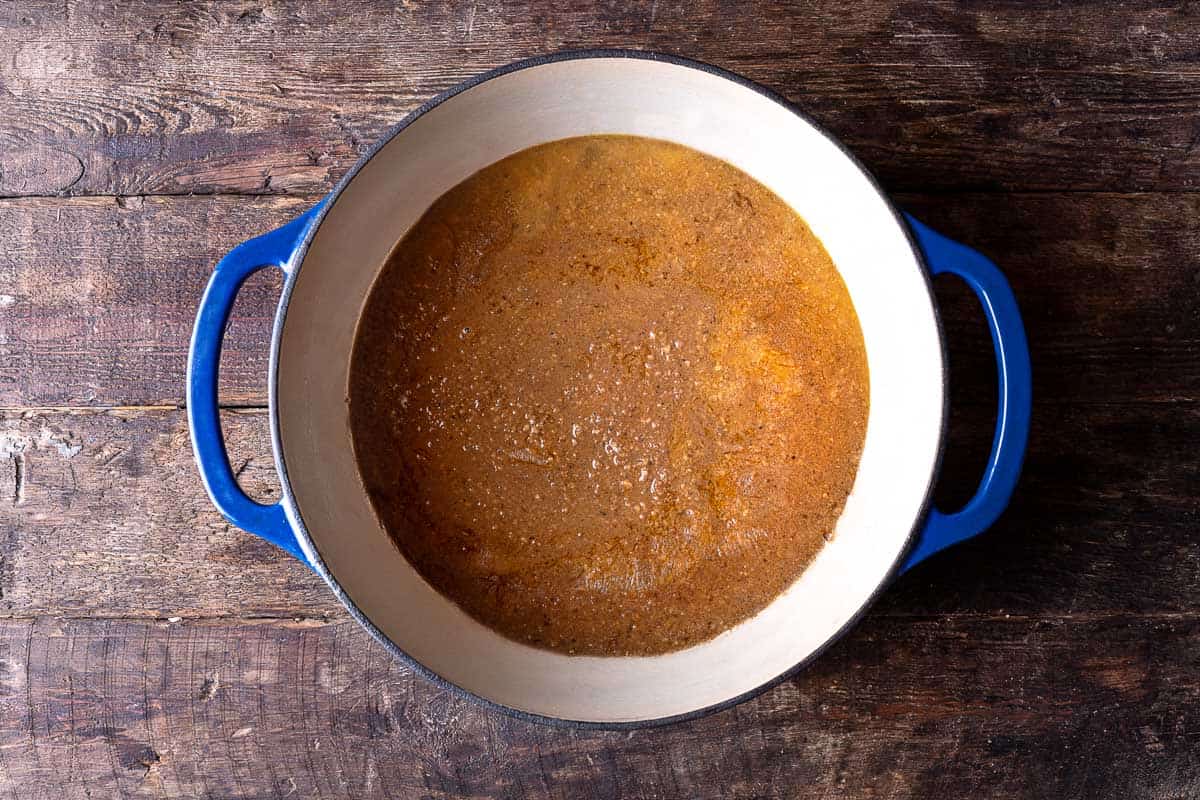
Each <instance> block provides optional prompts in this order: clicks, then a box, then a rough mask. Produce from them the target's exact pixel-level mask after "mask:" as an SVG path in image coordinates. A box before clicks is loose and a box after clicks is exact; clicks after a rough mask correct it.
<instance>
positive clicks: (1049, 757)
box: [0, 0, 1200, 800]
mask: <svg viewBox="0 0 1200 800" xmlns="http://www.w3.org/2000/svg"><path fill="white" fill-rule="evenodd" d="M852 6H853V7H852ZM1198 41H1200V9H1198V8H1197V6H1196V4H1194V3H1188V4H1183V5H1182V6H1180V5H1178V4H1175V3H1166V2H1162V3H1159V2H1155V1H1154V0H1130V2H1125V3H1121V4H1119V5H1118V4H1104V3H1063V2H1050V1H1048V0H1047V1H1045V2H1042V1H1040V0H1033V1H1032V2H1016V3H971V4H965V5H962V6H959V5H957V4H955V3H952V2H948V0H942V1H940V2H931V3H908V2H900V0H870V2H865V3H860V4H845V3H841V2H829V3H820V4H817V5H815V6H811V7H808V6H806V7H792V6H791V5H789V4H786V3H782V2H772V1H769V0H762V1H761V2H748V3H742V2H732V1H730V0H704V1H703V2H693V3H682V4H674V3H667V2H653V3H646V4H643V5H637V6H634V5H629V6H622V5H620V4H616V3H604V4H594V3H590V2H583V1H582V0H570V1H569V2H568V1H566V0H564V2H559V3H555V4H550V3H546V4H538V5H534V6H525V5H516V4H513V5H503V4H499V3H475V2H463V3H446V2H418V0H403V1H402V2H400V3H397V4H395V5H385V4H373V3H366V2H361V1H358V0H355V1H353V2H342V3H339V4H337V10H336V11H335V10H334V6H333V4H330V5H328V6H315V5H314V6H301V5H290V4H287V3H282V2H266V3H261V2H257V1H255V2H249V1H247V2H233V3H216V2H208V3H194V4H189V5H182V4H176V3H175V2H173V1H171V0H161V1H159V2H156V1H155V0H136V2H130V3H125V4H122V5H121V6H119V7H115V8H114V7H111V6H109V5H108V4H100V3H76V2H75V0H65V2H63V3H56V4H43V3H34V2H27V1H22V2H7V3H0V197H2V199H0V407H2V408H0V415H2V417H3V419H2V420H0V593H2V597H0V615H2V616H3V619H0V799H2V798H55V799H56V800H58V798H84V797H95V798H100V797H106V798H107V797H141V796H146V797H172V798H174V797H179V798H234V797H237V798H286V797H297V798H310V797H355V798H362V797H395V798H408V797H458V796H468V797H510V798H523V797H558V798H578V797H594V798H606V799H607V798H615V797H634V798H652V797H681V798H732V797H739V798H750V797H789V798H790V797H830V798H860V797H883V798H908V797H946V798H958V797H964V798H965V797H971V798H975V797H995V798H1017V797H1029V798H1035V797H1036V798H1041V797H1045V798H1101V797H1112V798H1158V799H1159V800H1167V799H1168V798H1171V799H1174V798H1193V797H1197V796H1200V614H1198V612H1197V604H1198V601H1200V548H1198V547H1197V533H1198V522H1200V505H1198V499H1197V498H1198V496H1200V480H1198V478H1200V467H1198V466H1197V462H1198V460H1200V459H1198V457H1197V450H1198V449H1200V265H1198V257H1197V253H1198V252H1200V195H1198V194H1196V193H1194V192H1195V190H1197V189H1200V111H1198V109H1200V60H1198V56H1197V53H1198V50H1197V42H1198ZM599 45H609V46H612V45H619V46H631V47H643V48H650V49H657V50H664V51H669V52H674V53H679V54H684V55H689V56H693V57H696V58H700V59H703V60H707V61H711V62H713V63H715V64H718V65H721V66H724V67H727V68H729V69H732V70H735V71H737V72H740V73H743V74H745V75H747V76H749V77H750V78H753V79H755V80H758V81H760V82H762V83H764V84H765V85H767V86H769V87H772V88H774V89H776V90H777V91H779V92H782V93H783V94H785V95H787V96H788V97H789V98H791V99H792V100H794V101H795V102H796V103H797V104H799V105H800V106H801V107H803V108H804V109H806V110H807V111H808V112H809V113H810V114H812V115H813V116H814V117H816V118H817V119H818V120H819V121H820V122H821V123H822V124H823V125H825V126H826V127H828V129H829V130H831V131H832V132H833V133H835V134H836V135H838V136H839V137H841V138H842V139H843V140H844V141H845V142H846V143H847V144H848V145H849V146H850V147H851V148H852V149H853V150H854V152H855V153H856V154H857V155H858V156H860V157H861V158H862V159H863V160H864V161H865V162H866V164H867V165H868V166H869V167H870V168H871V169H873V170H874V171H875V173H876V174H877V175H878V176H879V177H880V178H881V180H882V181H883V183H884V184H885V186H886V187H887V188H888V189H889V191H891V192H893V193H894V194H895V196H896V197H897V198H898V199H899V201H900V202H901V204H902V205H903V206H905V207H906V208H908V209H911V210H912V211H914V212H915V213H917V214H918V215H920V216H921V217H922V218H923V219H925V220H926V221H927V222H929V223H930V224H932V225H934V226H935V227H938V228H940V229H942V230H943V231H945V232H946V233H948V234H950V235H952V236H955V237H957V238H961V239H962V240H964V241H967V242H970V243H973V244H974V245H976V246H977V247H979V248H980V249H982V250H983V251H984V252H985V253H987V254H989V255H991V256H992V257H993V258H994V259H995V260H996V261H997V262H999V263H1000V264H1001V266H1002V267H1003V268H1004V269H1005V271H1006V272H1007V274H1008V275H1009V277H1010V279H1011V281H1012V284H1013V286H1014V288H1015V290H1016V292H1017V294H1018V296H1019V298H1020V300H1021V301H1022V304H1023V308H1024V312H1025V319H1026V322H1027V325H1028V330H1029V336H1030V341H1031V345H1032V350H1033V360H1034V377H1035V395H1036V399H1035V404H1036V405H1035V417H1034V428H1033V435H1032V439H1031V442H1030V450H1029V457H1028V462H1027V464H1028V465H1027V468H1026V471H1025V477H1024V480H1023V483H1022V486H1021V488H1020V490H1019V496H1018V497H1017V498H1016V500H1015V502H1014V504H1013V506H1012V508H1011V509H1010V511H1009V512H1008V513H1007V515H1006V516H1005V517H1004V518H1003V519H1002V521H1001V522H1000V523H999V524H997V525H996V526H995V528H994V529H993V530H992V531H991V532H989V533H988V534H986V535H984V536H982V537H980V538H978V539H977V540H974V541H973V542H971V543H969V544H967V545H965V546H962V547H959V548H957V549H956V550H954V551H952V552H948V553H945V554H943V555H942V556H939V557H937V558H935V559H933V560H931V561H930V562H927V563H926V564H924V565H922V566H921V567H919V568H918V569H916V570H914V571H913V572H911V573H909V574H908V575H906V576H905V577H903V578H902V579H900V580H898V581H897V582H896V584H895V586H894V587H893V588H892V589H891V590H889V591H888V592H887V593H886V595H885V596H884V597H883V599H882V600H881V601H880V602H879V603H878V604H877V605H876V606H875V608H874V610H873V611H871V613H870V614H869V615H868V616H867V618H866V619H865V620H864V621H863V622H862V623H861V624H859V625H858V626H857V628H855V630H854V631H853V632H852V633H851V634H850V635H849V636H847V637H846V638H845V639H843V640H842V641H840V642H839V643H838V644H836V645H835V646H834V647H833V648H832V649H831V650H830V651H829V652H828V653H827V654H826V655H825V656H823V657H822V658H821V659H820V660H819V661H818V662H817V663H816V664H815V665H813V666H812V667H811V668H810V669H808V670H807V671H805V672H804V673H803V674H801V675H800V676H799V677H797V678H796V679H794V680H791V681H788V682H786V683H784V684H783V685H781V686H779V687H777V688H775V689H773V690H771V691H769V692H767V693H766V694H764V695H762V696H761V697H759V698H758V699H756V700H753V701H750V702H748V703H745V704H743V705H741V706H739V707H737V708H735V709H732V710H729V711H726V712H723V713H720V714H717V715H714V716H711V717H708V718H706V719H702V720H697V721H694V722H689V723H686V724H680V725H675V726H671V727H667V728H664V729H655V730H643V731H636V732H629V733H627V732H621V733H610V732H576V731H569V730H559V729H555V728H549V727H542V726H538V725H533V724H529V723H526V722H521V721H517V720H514V719H511V718H508V717H506V716H502V715H499V714H496V713H491V712H487V711H484V710H481V709H480V708H477V707H476V706H474V705H472V704H471V703H470V702H467V701H464V700H462V699H460V698H458V697H456V696H454V695H451V694H448V693H446V692H444V691H441V690H439V689H437V688H435V687H433V686H431V685H430V684H428V683H426V682H425V681H424V680H422V679H420V678H418V677H415V676H414V675H412V674H411V673H410V672H409V671H408V670H407V669H405V668H404V667H403V666H401V665H399V664H397V663H395V662H394V661H392V659H390V658H389V657H388V656H387V654H385V653H384V652H383V651H382V650H381V649H380V648H379V647H378V646H376V645H374V644H373V643H372V642H371V640H370V639H369V638H368V637H367V635H366V634H365V633H364V632H363V631H361V630H360V629H359V628H358V626H357V625H356V624H355V623H354V622H353V621H351V620H349V619H348V617H347V616H346V614H345V613H344V612H343V611H342V609H341V608H340V606H339V605H338V604H337V603H336V602H335V601H334V600H333V598H332V597H331V595H330V594H329V592H327V591H326V589H325V588H324V586H323V585H322V584H321V583H320V582H319V581H318V579H317V578H316V577H314V576H313V575H312V574H311V573H310V572H309V571H307V570H306V569H305V568H304V567H302V566H301V565H300V564H299V563H297V562H296V561H294V560H292V559H291V558H289V557H287V556H286V555H284V554H282V553H281V552H279V551H277V550H275V549H274V548H273V547H271V546H269V545H267V544H264V543H262V542H260V541H258V540H257V539H255V538H254V537H252V536H249V535H247V534H244V533H242V532H240V531H238V530H235V529H231V527H230V526H229V525H227V524H226V523H225V522H224V521H223V520H222V519H221V518H220V516H218V514H217V513H216V512H215V511H214V510H213V509H212V507H211V506H210V504H209V502H208V501H207V499H206V498H205V496H204V492H203V490H202V488H201V486H200V482H199V480H198V478H197V475H196V472H195V470H194V468H193V466H192V458H191V451H190V447H189V442H188V434H187V429H186V425H185V422H184V414H183V412H182V411H181V403H182V392H183V374H184V364H185V351H186V346H187V341H188V336H189V333H190V327H191V322H192V317H193V313H194V310H195V307H196V304H197V300H198V298H199V295H200V291H201V288H202V286H203V285H204V282H205V280H206V278H207V275H208V273H209V271H210V269H211V268H212V265H213V263H214V262H215V261H216V260H217V258H218V257H219V256H220V255H221V254H223V253H224V252H225V251H226V250H227V249H228V248H230V247H231V246H232V245H234V244H235V243H237V242H238V241H240V240H242V239H244V238H246V237H248V236H250V235H253V234H256V233H259V232H262V231H265V230H267V229H268V228H271V227H273V226H275V225H278V224H280V223H282V222H283V221H285V220H287V219H289V218H290V217H292V216H293V215H295V214H296V213H298V212H300V211H301V210H303V209H305V208H307V207H308V206H310V205H311V204H312V203H313V202H314V201H315V200H316V199H317V198H318V197H320V196H321V195H322V194H323V193H324V192H326V191H327V190H329V189H330V187H331V186H332V185H333V184H334V182H335V181H336V180H337V178H338V177H339V176H340V175H342V174H343V173H344V172H345V171H346V169H348V168H349V166H350V165H351V164H352V163H353V162H354V161H355V159H356V157H357V155H358V154H359V153H361V152H362V151H363V150H364V149H366V148H367V147H369V146H370V144H371V143H372V142H373V141H375V140H376V138H377V137H378V136H380V134H381V133H382V132H383V131H384V130H386V129H387V128H388V126H390V125H391V124H393V123H394V122H396V121H397V120H398V119H400V118H401V116H403V115H404V114H405V113H406V112H407V111H409V110H410V109H412V108H414V107H415V106H416V105H418V104H419V103H420V102H421V101H422V100H423V99H425V98H427V97H429V96H430V95H432V94H434V93H435V92H438V91H440V90H442V89H445V88H447V87H449V86H451V85H453V84H455V83H457V82H458V81H460V80H462V79H464V78H467V77H469V76H471V75H474V74H475V73H477V72H480V71H482V70H484V69H487V68H490V67H494V66H497V65H500V64H504V63H506V62H509V61H511V60H515V59H517V58H520V57H523V56H526V55H529V54H533V53H538V52H545V51H553V50H559V49H564V48H574V47H591V46H599ZM277 292H278V280H277V279H276V278H275V277H273V276H272V275H270V274H265V273H264V274H261V275H260V276H258V277H257V278H255V281H254V283H253V285H252V286H251V287H250V288H249V289H248V290H247V291H245V292H243V294H242V296H241V298H240V299H239V301H238V306H237V309H236V311H235V318H234V320H233V323H232V327H231V331H230V335H229V347H228V351H227V353H226V357H225V361H224V373H223V386H222V394H221V397H222V401H223V404H224V406H225V408H226V411H225V424H226V427H227V431H228V435H229V438H230V441H231V449H232V455H233V457H234V459H235V464H236V465H237V467H238V472H239V473H240V475H241V478H242V480H243V481H244V482H245V484H246V485H247V486H248V487H249V488H250V489H251V490H252V491H253V492H254V493H255V494H256V495H257V496H258V497H261V498H270V497H271V496H273V494H274V493H276V492H277V491H278V485H277V482H276V479H275V477H274V475H273V468H272V462H271V454H270V446H269V442H268V438H267V432H266V415H265V412H264V405H265V401H266V393H265V383H264V381H265V375H266V369H267V340H268V333H269V326H270V323H271V318H272V313H273V310H274V301H275V297H276V296H277ZM938 293H939V296H940V297H941V298H942V300H943V303H944V306H945V313H946V320H947V322H946V324H947V328H948V331H949V334H950V336H951V338H952V342H953V346H952V348H951V365H952V370H953V380H954V383H953V404H954V405H953V412H952V421H951V426H952V427H951V450H950V453H949V456H948V458H947V462H946V470H945V471H946V475H945V479H944V480H943V485H942V486H941V487H940V488H939V496H940V497H941V498H942V500H943V502H946V503H952V502H954V501H955V500H956V499H957V500H961V499H963V498H964V497H965V496H966V494H967V493H968V492H969V491H970V489H971V487H972V486H973V484H974V482H975V480H976V479H977V476H978V473H979V466H980V463H981V461H982V456H983V453H984V451H985V449H986V445H987V442H988V439H989V437H990V431H991V418H992V415H993V414H994V401H993V397H994V392H995V379H994V376H993V375H992V363H991V355H990V352H989V346H988V343H987V339H986V334H985V332H984V329H983V326H982V321H981V320H982V317H981V315H980V313H979V311H978V310H977V309H976V307H975V304H974V302H973V301H972V300H971V299H970V297H969V296H968V294H967V292H966V290H965V289H964V288H962V287H961V286H959V285H956V284H955V283H954V282H953V281H947V282H945V283H941V282H939V285H938Z"/></svg>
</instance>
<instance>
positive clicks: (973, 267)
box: [901, 214, 1032, 572]
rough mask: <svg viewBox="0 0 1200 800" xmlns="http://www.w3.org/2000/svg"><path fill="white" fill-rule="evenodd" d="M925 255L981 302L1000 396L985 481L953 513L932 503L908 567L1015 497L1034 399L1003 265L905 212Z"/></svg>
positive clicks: (972, 530)
mask: <svg viewBox="0 0 1200 800" xmlns="http://www.w3.org/2000/svg"><path fill="white" fill-rule="evenodd" d="M905 216H906V217H907V219H908V224H909V226H911V228H912V232H913V234H914V235H915V236H916V240H917V244H918V245H919V246H920V248H921V250H922V252H924V254H925V263H927V264H928V265H929V269H930V271H931V272H932V273H933V274H934V275H941V274H943V273H947V272H948V273H951V274H953V275H957V276H958V277H960V278H962V279H963V280H964V281H966V283H967V285H968V286H969V287H971V290H972V291H973V292H975V295H976V297H978V298H979V302H980V303H982V304H983V311H984V315H985V316H986V317H987V323H988V328H989V329H990V330H991V333H992V346H993V347H994V348H995V351H996V372H997V375H998V378H999V388H1000V399H999V406H998V408H997V410H996V434H995V437H994V438H993V439H992V452H991V454H990V455H989V456H988V462H987V468H986V469H985V470H984V473H983V481H982V483H980V484H979V489H978V490H976V492H975V496H974V497H972V498H971V500H970V502H968V503H967V504H966V505H965V506H963V507H962V509H960V510H959V511H956V512H954V513H953V514H946V513H944V512H942V511H938V510H937V509H936V508H932V509H930V511H929V516H928V518H927V519H926V520H925V528H924V529H923V530H922V531H921V533H920V536H919V537H918V538H917V542H916V544H915V545H914V546H913V548H912V551H911V552H910V553H909V554H908V558H907V559H906V560H905V561H904V566H903V567H901V572H905V571H907V570H908V569H909V568H911V567H912V566H914V565H915V564H918V563H920V562H921V561H924V560H925V559H926V558H928V557H929V556H931V555H933V554H934V553H936V552H938V551H939V550H942V549H944V548H947V547H949V546H950V545H952V544H957V543H958V542H961V541H963V540H965V539H969V538H971V537H972V536H975V535H976V534H979V533H982V532H983V531H984V530H986V529H987V527H988V526H989V525H991V524H992V523H993V522H995V521H996V519H997V518H998V517H999V516H1000V514H1001V512H1002V511H1004V508H1005V506H1007V505H1008V501H1009V499H1010V498H1011V497H1012V493H1013V490H1014V489H1015V488H1016V486H1017V478H1018V477H1019V476H1020V474H1021V462H1022V461H1023V460H1024V458H1025V444H1026V441H1027V440H1028V438H1029V415H1030V408H1031V403H1032V377H1031V374H1030V366H1029V345H1028V343H1027V342H1026V340H1025V326H1024V325H1023V324H1022V322H1021V312H1020V310H1019V309H1018V308H1017V300H1016V298H1015V297H1014V296H1013V292H1012V289H1011V288H1010V287H1009V285H1008V281H1006V280H1005V279H1004V275H1003V274H1002V273H1001V272H1000V270H999V269H998V268H997V267H996V265H995V264H993V263H992V262H991V261H989V260H988V259H987V258H985V257H984V256H982V255H981V254H979V253H977V252H975V251H974V250H972V249H971V248H969V247H967V246H965V245H962V244H959V243H958V242H955V241H952V240H951V239H947V238H946V237H945V236H942V235H941V234H940V233H938V232H936V231H934V230H931V229H930V228H928V227H926V226H925V225H922V224H921V223H920V222H918V221H917V220H915V219H913V218H912V217H911V216H909V215H907V214H906V215H905Z"/></svg>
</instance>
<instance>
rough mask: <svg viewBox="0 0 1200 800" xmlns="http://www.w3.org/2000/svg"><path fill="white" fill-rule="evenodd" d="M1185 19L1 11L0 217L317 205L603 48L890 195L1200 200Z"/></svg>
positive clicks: (1095, 14)
mask: <svg viewBox="0 0 1200 800" xmlns="http://www.w3.org/2000/svg"><path fill="white" fill-rule="evenodd" d="M1198 33H1200V24H1198V21H1197V15H1196V10H1195V8H1194V7H1193V6H1192V5H1190V4H1178V3H1168V2H1161V1H1156V0H1139V1H1138V2H1131V3H1122V4H1120V5H1113V4H1106V3H1088V4H1081V3H1074V4H1062V3H1057V2H1029V3H1025V2H1016V3H971V4H958V3H955V2H952V1H951V0H939V1H938V2H933V3H921V4H914V3H909V2H906V1H905V0H875V1H874V2H871V3H869V4H862V5H859V6H857V7H856V8H855V11H854V13H847V11H846V9H845V7H844V4H842V3H836V2H820V3H816V4H807V5H805V6H804V7H803V9H800V8H797V7H796V6H794V5H793V4H792V3H789V2H784V1H783V0H763V1H760V2H740V1H739V2H734V1H733V0H703V2H698V3H665V2H654V3H644V4H621V3H603V4H594V3H590V2H583V1H582V0H571V1H570V2H565V3H556V4H553V6H550V5H546V6H541V7H538V6H535V7H532V8H531V7H529V6H527V5H526V4H524V3H514V2H499V3H487V4H481V3H477V2H469V3H468V2H463V3H458V2H450V0H440V1H439V2H415V1H410V2H399V3H395V4H384V3H375V2H370V1H369V0H352V2H346V3H339V4H336V5H325V4H310V5H304V4H299V3H283V2H253V1H250V2H247V1H246V0H241V1H239V2H234V3H224V2H211V1H210V2H200V3H188V4H177V3H174V2H171V1H170V0H141V1H140V2H137V3H132V4H119V5H117V6H115V7H114V6H107V5H97V4H94V3H76V2H74V1H73V0H68V2H66V3H63V4H44V5H34V4H27V3H5V4H2V5H0V52H2V53H4V57H3V58H0V119H4V121H5V124H4V127H3V130H2V131H0V196H21V195H56V194H115V195H137V194H192V193H221V192H232V193H246V194H274V193H302V194H309V195H312V194H317V193H323V192H325V191H327V190H328V189H329V188H330V187H331V186H332V185H333V183H334V181H336V179H337V178H338V177H339V176H340V175H341V174H343V173H344V172H345V171H346V169H347V168H348V167H349V166H350V165H351V164H352V163H353V162H354V160H355V159H356V158H357V156H358V155H359V154H360V153H361V152H363V151H364V149H365V148H366V147H368V146H369V145H370V144H371V143H372V142H373V141H375V140H376V139H377V138H378V137H379V136H380V135H381V134H382V133H383V132H384V131H385V130H387V129H388V128H389V127H390V126H391V125H393V124H394V123H395V122H397V121H398V120H399V119H400V118H401V117H402V116H403V115H404V114H405V113H407V112H408V111H410V110H412V109H413V108H415V107H416V106H417V105H419V104H420V103H421V102H422V101H423V100H425V99H427V98H428V97H430V96H432V95H434V94H436V93H437V92H439V91H442V90H444V89H446V88H448V87H450V86H452V85H454V84H456V83H458V82H460V81H462V80H463V79H465V78H467V77H470V76H472V75H475V74H477V73H479V72H481V71H484V70H486V69H489V68H492V67H496V66H500V65H503V64H506V63H509V62H511V61H514V60H516V59H520V58H523V57H527V56H530V55H534V54H538V53H544V52H552V51H557V50H563V49H572V48H588V47H598V46H609V47H612V46H620V47H632V48H645V49H653V50H662V51H667V52H672V53H677V54H680V55H685V56H691V57H694V58H698V59H701V60H705V61H709V62H712V63H714V64H717V65H719V66H722V67H726V68H729V69H732V70H734V71H737V72H740V73H743V74H745V75H746V76H748V77H750V78H752V79H754V80H757V81H760V82H762V83H763V84H765V85H767V86H769V87H771V88H773V89H775V90H777V91H779V92H781V93H783V94H784V95H786V96H787V97H788V98H790V99H791V100H793V101H795V102H796V103H798V104H799V105H800V106H801V107H803V108H804V109H805V110H806V111H808V112H809V113H810V114H812V115H813V116H814V117H815V118H816V119H817V120H818V121H819V122H820V123H821V124H823V125H825V126H826V127H828V128H829V129H830V130H831V131H832V132H833V133H834V134H836V135H838V136H839V137H841V138H842V139H843V140H844V141H845V142H846V143H847V144H848V145H850V147H851V148H852V149H853V150H854V151H855V152H856V153H857V154H858V155H859V156H861V157H862V158H863V159H864V160H865V161H866V162H867V164H868V165H869V166H870V167H872V168H873V169H875V170H876V171H878V173H879V174H880V175H881V176H882V178H883V179H884V181H885V183H886V184H887V185H888V186H889V187H890V188H892V189H893V190H902V189H906V190H912V189H915V190H919V191H929V190H931V189H964V188H970V189H1009V190H1013V189H1039V190H1046V189H1069V190H1078V189H1099V190H1108V191H1111V190H1123V191H1135V190H1136V191H1148V190H1190V189H1195V188H1197V186H1198V185H1200V149H1198V148H1197V143H1198V142H1200V128H1198V127H1197V124H1196V119H1195V106H1196V102H1197V99H1198V97H1200V91H1198V89H1197V77H1198V76H1200V65H1198V61H1197V54H1196V50H1195V47H1194V42H1195V38H1196V36H1197V34H1198Z"/></svg>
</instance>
